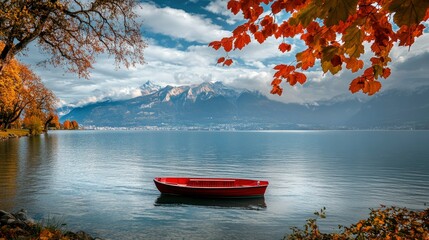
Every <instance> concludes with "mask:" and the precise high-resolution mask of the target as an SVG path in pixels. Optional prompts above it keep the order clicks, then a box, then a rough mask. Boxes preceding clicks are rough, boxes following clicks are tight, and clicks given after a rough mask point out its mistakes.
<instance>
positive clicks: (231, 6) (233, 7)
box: [227, 0, 241, 15]
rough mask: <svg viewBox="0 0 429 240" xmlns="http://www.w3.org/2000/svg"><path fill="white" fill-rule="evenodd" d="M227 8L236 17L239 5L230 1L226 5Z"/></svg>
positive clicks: (232, 0)
mask: <svg viewBox="0 0 429 240" xmlns="http://www.w3.org/2000/svg"><path fill="white" fill-rule="evenodd" d="M227 8H228V9H230V10H231V12H232V13H234V15H237V13H238V12H240V8H241V3H240V2H237V1H234V0H230V1H229V2H228V4H227Z"/></svg>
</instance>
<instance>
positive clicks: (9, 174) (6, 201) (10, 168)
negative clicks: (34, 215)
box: [0, 139, 19, 210]
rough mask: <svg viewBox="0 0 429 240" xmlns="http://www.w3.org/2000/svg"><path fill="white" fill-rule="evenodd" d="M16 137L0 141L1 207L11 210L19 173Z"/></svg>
mask: <svg viewBox="0 0 429 240" xmlns="http://www.w3.org/2000/svg"><path fill="white" fill-rule="evenodd" d="M18 147H19V144H18V139H9V140H7V141H3V142H0V192H1V195H2V208H3V209H5V210H11V209H12V208H13V207H14V205H15V200H16V195H17V187H18V186H17V179H18V174H19V162H18Z"/></svg>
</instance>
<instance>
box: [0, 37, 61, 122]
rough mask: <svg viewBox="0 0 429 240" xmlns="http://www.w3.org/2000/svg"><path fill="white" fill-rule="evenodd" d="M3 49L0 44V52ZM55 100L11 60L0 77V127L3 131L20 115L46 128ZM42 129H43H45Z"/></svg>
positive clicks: (18, 63) (51, 117)
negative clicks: (31, 118)
mask: <svg viewBox="0 0 429 240" xmlns="http://www.w3.org/2000/svg"><path fill="white" fill-rule="evenodd" d="M2 47H4V46H3V45H2V44H0V50H1V49H2ZM56 101H57V99H56V97H55V95H54V94H53V92H52V91H50V90H49V89H47V88H46V87H45V86H44V84H43V83H42V81H41V80H40V78H39V77H38V76H37V75H36V74H34V73H33V72H32V71H31V70H30V69H29V68H28V67H27V66H25V65H23V64H21V63H20V62H18V61H17V60H15V59H12V60H11V61H10V63H9V64H7V65H6V66H5V67H4V69H3V72H2V74H1V75H0V127H2V129H3V130H4V129H7V128H9V127H10V125H11V124H12V123H13V122H15V121H17V120H18V119H19V118H20V117H21V114H22V113H23V112H25V115H26V117H30V116H36V117H38V118H39V119H40V120H42V122H43V124H44V125H46V124H47V123H49V122H50V121H51V120H52V119H53V115H55V104H56ZM45 129H46V128H45Z"/></svg>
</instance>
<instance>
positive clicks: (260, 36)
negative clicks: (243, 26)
mask: <svg viewBox="0 0 429 240" xmlns="http://www.w3.org/2000/svg"><path fill="white" fill-rule="evenodd" d="M253 36H255V39H256V40H257V41H258V42H259V43H263V42H264V41H265V39H266V37H265V36H264V34H262V32H255V34H253Z"/></svg>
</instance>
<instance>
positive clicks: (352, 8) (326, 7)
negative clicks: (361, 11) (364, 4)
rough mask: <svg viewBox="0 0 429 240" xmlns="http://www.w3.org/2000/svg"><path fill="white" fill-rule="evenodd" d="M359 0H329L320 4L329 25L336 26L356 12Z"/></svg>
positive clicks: (326, 23)
mask: <svg viewBox="0 0 429 240" xmlns="http://www.w3.org/2000/svg"><path fill="white" fill-rule="evenodd" d="M357 3H358V0H329V1H324V4H323V5H322V6H320V8H321V10H320V11H321V12H322V13H323V16H324V17H326V18H325V25H326V26H327V27H331V26H334V25H336V24H338V23H339V22H340V21H343V22H345V21H346V20H347V18H348V17H349V16H350V15H352V14H354V13H355V12H356V7H357Z"/></svg>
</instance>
